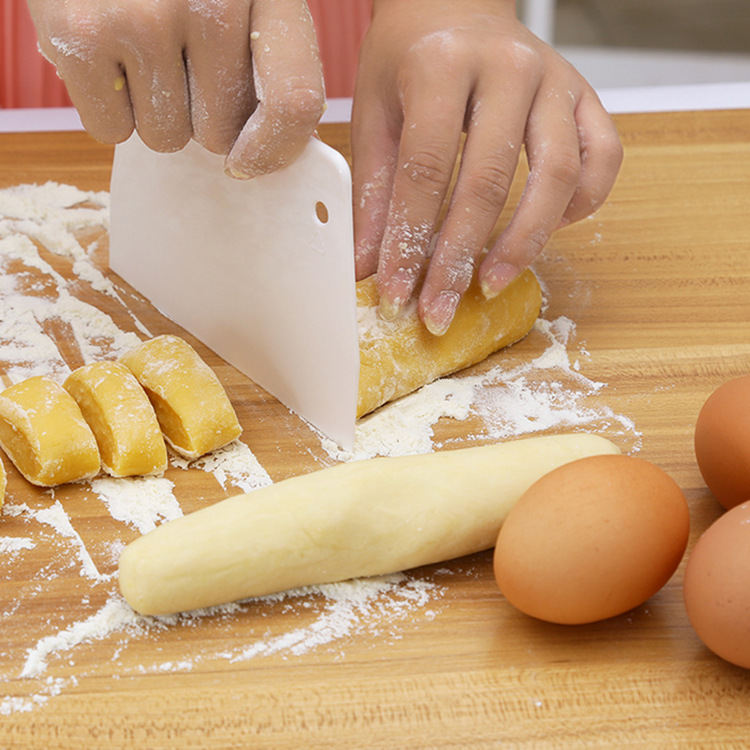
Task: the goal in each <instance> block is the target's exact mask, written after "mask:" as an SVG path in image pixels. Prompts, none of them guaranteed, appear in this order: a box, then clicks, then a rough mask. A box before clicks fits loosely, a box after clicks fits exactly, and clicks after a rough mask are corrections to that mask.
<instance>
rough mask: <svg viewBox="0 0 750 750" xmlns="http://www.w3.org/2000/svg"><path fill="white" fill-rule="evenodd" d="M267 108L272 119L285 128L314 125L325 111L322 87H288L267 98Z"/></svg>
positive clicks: (302, 85) (301, 85)
mask: <svg viewBox="0 0 750 750" xmlns="http://www.w3.org/2000/svg"><path fill="white" fill-rule="evenodd" d="M267 106H268V108H269V109H270V110H272V111H273V113H274V119H276V120H278V121H279V122H281V123H283V124H284V125H285V126H288V127H289V126H291V127H293V126H295V125H305V124H308V123H310V124H314V123H317V121H318V120H319V119H320V118H321V117H322V115H323V110H324V109H325V94H324V92H323V89H322V87H317V86H315V87H313V86H309V85H304V84H300V85H295V86H290V87H289V88H287V89H286V90H285V91H284V92H282V93H279V94H277V95H275V96H272V97H269V100H268V101H267Z"/></svg>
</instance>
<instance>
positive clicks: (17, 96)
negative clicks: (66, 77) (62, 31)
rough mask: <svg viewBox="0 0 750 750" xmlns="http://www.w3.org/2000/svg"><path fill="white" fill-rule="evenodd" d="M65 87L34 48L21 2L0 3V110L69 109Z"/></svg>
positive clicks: (7, 0) (33, 36)
mask: <svg viewBox="0 0 750 750" xmlns="http://www.w3.org/2000/svg"><path fill="white" fill-rule="evenodd" d="M70 105H71V102H70V97H69V96H68V92H67V91H66V89H65V84H64V83H63V82H62V81H61V80H60V79H59V78H58V76H57V73H56V71H55V69H54V67H53V66H52V65H50V63H48V62H47V61H46V60H45V59H44V58H43V57H42V56H41V55H40V54H39V50H38V49H37V46H36V31H35V30H34V25H33V24H32V22H31V16H30V15H29V10H28V8H27V7H26V3H25V2H24V1H23V0H0V107H2V108H4V109H20V108H26V107H69V106H70Z"/></svg>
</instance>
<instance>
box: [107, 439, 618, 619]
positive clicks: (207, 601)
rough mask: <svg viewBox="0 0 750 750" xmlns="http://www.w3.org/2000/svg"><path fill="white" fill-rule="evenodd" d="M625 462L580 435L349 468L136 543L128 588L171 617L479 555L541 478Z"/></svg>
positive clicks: (173, 524)
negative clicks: (592, 460) (596, 459)
mask: <svg viewBox="0 0 750 750" xmlns="http://www.w3.org/2000/svg"><path fill="white" fill-rule="evenodd" d="M618 452H619V451H618V449H617V447H616V446H615V445H613V444H612V443H611V442H610V441H609V440H606V439H605V438H603V437H599V436H597V435H588V434H570V435H552V436H546V437H532V438H527V439H524V440H516V441H510V442H507V443H500V444H497V445H489V446H483V447H472V448H462V449H459V450H452V451H442V452H439V453H429V454H426V455H416V456H405V457H400V458H375V459H371V460H364V461H354V462H352V463H345V464H339V465H337V466H334V467H332V468H328V469H322V470H320V471H317V472H313V473H311V474H305V475H302V476H298V477H294V478H292V479H287V480H284V481H282V482H278V483H277V484H273V485H270V486H268V487H264V488H262V489H259V490H255V491H254V492H251V493H248V494H245V495H238V496H236V497H232V498H229V499H227V500H222V501H221V502H219V503H216V504H214V505H212V506H209V507H207V508H204V509H202V510H199V511H196V512H194V513H191V514H189V515H187V516H183V517H182V518H179V519H176V520H174V521H169V522H167V523H165V524H163V525H161V526H159V527H158V528H157V529H155V530H154V531H152V532H149V533H148V534H146V535H145V536H143V537H140V538H139V539H136V540H135V541H134V542H132V543H131V544H130V545H128V547H126V548H125V551H124V552H123V554H122V556H121V558H120V574H119V575H120V590H121V591H122V593H123V595H124V597H125V598H126V599H127V601H128V602H129V603H130V605H131V606H132V607H133V608H134V609H136V610H137V611H139V612H142V613H144V614H152V615H162V614H169V613H174V612H179V611H183V610H191V609H197V608H201V607H208V606H212V605H218V604H224V603H226V602H230V601H234V600H237V599H243V598H247V597H254V596H264V595H266V594H272V593H276V592H280V591H284V590H286V589H290V588H296V587H299V586H306V585H312V584H320V583H329V582H334V581H341V580H345V579H348V578H354V577H361V576H373V575H382V574H386V573H391V572H395V571H400V570H406V569H408V568H414V567H417V566H420V565H427V564H430V563H436V562H441V561H443V560H448V559H451V558H454V557H460V556H462V555H468V554H471V553H474V552H479V551H480V550H484V549H488V548H490V547H492V546H493V545H494V544H495V541H496V539H497V535H498V533H499V530H500V525H501V524H502V522H503V520H504V519H505V517H506V515H507V514H508V512H509V510H510V509H511V508H512V507H513V505H514V504H515V503H516V501H517V500H518V499H519V498H520V497H521V495H522V494H523V493H524V492H525V491H526V490H527V489H528V488H529V487H530V486H531V484H532V483H533V482H535V481H536V480H537V479H539V478H540V477H541V476H543V475H544V474H546V473H547V472H549V471H552V470H553V469H555V468H556V467H558V466H561V465H562V464H565V463H568V462H569V461H574V460H576V459H578V458H584V457H586V456H590V455H598V454H606V453H618Z"/></svg>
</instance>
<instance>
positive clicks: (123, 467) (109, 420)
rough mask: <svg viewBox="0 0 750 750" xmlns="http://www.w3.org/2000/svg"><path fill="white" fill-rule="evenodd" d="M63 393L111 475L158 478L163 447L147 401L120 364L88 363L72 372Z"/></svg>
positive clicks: (162, 465) (163, 466) (163, 458)
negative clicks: (79, 414) (85, 425)
mask: <svg viewBox="0 0 750 750" xmlns="http://www.w3.org/2000/svg"><path fill="white" fill-rule="evenodd" d="M64 385H65V389H66V390H67V391H68V393H70V395H71V396H73V398H74V399H75V400H76V402H77V403H78V406H79V407H80V409H81V412H82V414H83V416H84V418H85V419H86V422H88V425H89V427H91V430H92V432H93V433H94V436H95V437H96V442H97V445H98V446H99V453H100V454H101V460H102V468H103V469H104V471H106V472H107V473H108V474H110V475H112V476H114V477H129V476H138V475H148V474H161V473H162V472H163V471H164V470H165V469H166V468H167V447H166V445H165V444H164V438H163V436H162V434H161V429H160V428H159V422H158V421H157V419H156V413H155V412H154V408H153V406H151V402H150V401H149V399H148V396H146V392H145V391H144V390H143V388H141V385H140V383H139V382H138V380H137V379H136V377H135V375H133V373H132V372H131V371H130V370H129V369H128V368H127V367H125V365H123V364H122V363H120V362H93V363H91V364H88V365H84V366H83V367H79V368H78V369H77V370H74V371H73V373H71V375H70V376H68V378H67V380H66V381H65V384H64Z"/></svg>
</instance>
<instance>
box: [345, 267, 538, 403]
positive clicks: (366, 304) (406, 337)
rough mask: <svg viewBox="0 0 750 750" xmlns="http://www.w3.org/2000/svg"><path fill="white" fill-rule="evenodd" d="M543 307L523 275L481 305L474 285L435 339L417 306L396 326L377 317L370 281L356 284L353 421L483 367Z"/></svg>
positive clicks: (525, 329)
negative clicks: (356, 368) (357, 362)
mask: <svg viewBox="0 0 750 750" xmlns="http://www.w3.org/2000/svg"><path fill="white" fill-rule="evenodd" d="M541 304H542V292H541V289H540V287H539V282H538V281H537V279H536V277H535V276H534V274H533V273H532V272H531V271H525V272H524V273H522V274H521V275H520V276H519V277H518V278H517V279H516V280H515V281H513V283H511V284H510V286H508V288H507V289H506V290H505V291H504V292H503V293H502V294H500V295H498V296H497V297H495V298H494V299H491V300H487V299H485V297H484V295H483V294H482V291H481V289H480V287H479V285H478V284H477V283H476V280H475V281H474V282H473V284H472V286H471V287H470V288H469V290H468V291H467V293H466V295H465V296H464V298H463V299H462V300H461V303H460V304H459V306H458V309H457V310H456V315H455V318H454V319H453V322H452V323H451V326H450V328H449V329H448V331H447V332H446V333H445V334H444V335H443V336H433V335H432V334H431V333H430V332H429V331H428V330H427V329H426V328H425V326H424V325H423V324H422V322H421V321H420V320H419V317H418V315H417V309H416V303H414V304H413V305H412V307H411V309H409V310H405V311H404V313H403V314H402V315H401V316H399V318H398V319H397V320H395V321H392V322H389V321H385V320H383V319H382V318H381V317H380V316H379V315H378V293H377V289H376V286H375V279H374V277H370V278H368V279H364V280H363V281H360V282H359V283H358V284H357V311H358V316H359V339H360V340H359V356H360V367H359V397H358V402H357V416H358V417H361V416H362V415H364V414H368V413H369V412H371V411H373V410H374V409H377V408H378V407H379V406H381V405H383V404H385V403H387V402H389V401H393V400H394V399H396V398H399V397H400V396H405V395H406V394H407V393H411V392H412V391H415V390H416V389H417V388H420V387H422V386H423V385H426V384H427V383H431V382H432V381H433V380H436V379H437V378H440V377H442V376H444V375H448V374H450V373H452V372H456V371H457V370H462V369H463V368H464V367H468V366H469V365H473V364H476V363H477V362H481V361H482V360H483V359H486V358H487V357H488V356H489V355H490V354H492V353H493V352H496V351H497V350H498V349H502V348H503V347H505V346H508V345H509V344H512V343H514V342H516V341H518V340H519V339H521V338H523V337H524V336H525V335H526V334H527V333H528V332H529V330H530V329H531V327H532V326H533V325H534V321H535V320H536V319H537V316H538V315H539V310H540V309H541Z"/></svg>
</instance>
